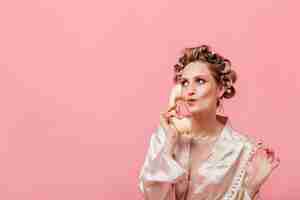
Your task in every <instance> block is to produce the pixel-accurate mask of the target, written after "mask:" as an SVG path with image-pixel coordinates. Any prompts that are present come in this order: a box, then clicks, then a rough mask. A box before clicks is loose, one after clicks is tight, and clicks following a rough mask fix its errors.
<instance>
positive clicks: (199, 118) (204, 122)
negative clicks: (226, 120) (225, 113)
mask: <svg viewBox="0 0 300 200" xmlns="http://www.w3.org/2000/svg"><path fill="white" fill-rule="evenodd" d="M219 118H220V117H219V116H217V115H216V112H201V113H195V114H193V115H192V119H191V121H192V135H194V136H197V137H198V136H200V137H205V136H209V137H210V136H215V135H216V134H218V133H219V132H220V130H222V128H223V126H224V124H223V123H222V122H220V120H221V119H219Z"/></svg>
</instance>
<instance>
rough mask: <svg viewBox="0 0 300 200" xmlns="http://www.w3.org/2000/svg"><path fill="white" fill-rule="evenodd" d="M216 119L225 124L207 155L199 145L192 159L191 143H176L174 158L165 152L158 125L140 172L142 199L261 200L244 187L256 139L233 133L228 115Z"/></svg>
mask: <svg viewBox="0 0 300 200" xmlns="http://www.w3.org/2000/svg"><path fill="white" fill-rule="evenodd" d="M217 116H218V117H219V118H220V117H221V118H222V119H223V121H224V127H223V129H222V131H221V133H220V135H219V137H218V138H217V139H216V141H215V142H214V143H213V144H211V145H210V147H211V149H210V151H209V152H208V153H206V154H205V153H204V154H203V153H201V152H205V151H204V149H208V146H207V148H206V146H205V144H203V146H201V145H200V151H198V152H197V151H194V154H193V158H194V159H193V160H192V159H191V158H192V156H191V153H192V148H193V141H192V140H190V141H182V140H179V142H178V144H177V145H176V149H175V153H174V155H175V156H174V157H172V156H169V155H168V154H167V153H165V148H166V146H167V145H168V144H167V142H166V132H165V131H164V130H163V128H162V127H161V126H160V125H158V126H157V128H156V130H155V131H154V132H153V133H152V135H151V139H150V143H149V147H148V150H147V154H146V156H145V160H144V163H143V165H142V167H141V169H140V173H139V184H138V188H139V191H140V192H141V193H142V194H143V197H144V199H145V200H253V199H255V200H261V198H260V196H259V193H258V194H257V195H256V196H255V197H254V198H253V199H251V197H250V195H249V193H248V191H247V189H246V185H245V183H246V182H245V180H246V179H247V173H246V168H247V166H248V164H249V162H250V158H251V157H252V156H253V154H254V153H255V150H256V146H255V144H256V140H255V139H253V138H251V137H249V136H248V135H246V134H242V133H240V132H238V131H237V130H235V129H234V128H233V127H232V124H231V123H230V121H229V118H228V117H227V116H221V115H217ZM198 147H199V145H197V148H198ZM201 149H202V150H201ZM200 160H201V162H200Z"/></svg>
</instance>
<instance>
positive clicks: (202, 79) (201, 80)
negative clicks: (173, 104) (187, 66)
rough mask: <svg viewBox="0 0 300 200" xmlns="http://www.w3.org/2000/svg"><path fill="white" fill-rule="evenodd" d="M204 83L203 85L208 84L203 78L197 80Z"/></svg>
mask: <svg viewBox="0 0 300 200" xmlns="http://www.w3.org/2000/svg"><path fill="white" fill-rule="evenodd" d="M201 81H202V82H203V83H205V82H206V80H204V79H202V78H199V79H197V82H201Z"/></svg>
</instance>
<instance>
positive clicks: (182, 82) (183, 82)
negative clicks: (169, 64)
mask: <svg viewBox="0 0 300 200" xmlns="http://www.w3.org/2000/svg"><path fill="white" fill-rule="evenodd" d="M200 81H202V82H203V83H202V84H204V83H206V80H204V79H202V78H199V79H196V82H198V83H199V82H200ZM185 83H187V81H186V80H183V81H181V85H182V86H185Z"/></svg>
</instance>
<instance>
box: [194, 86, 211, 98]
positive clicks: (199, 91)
mask: <svg viewBox="0 0 300 200" xmlns="http://www.w3.org/2000/svg"><path fill="white" fill-rule="evenodd" d="M213 95H214V91H213V90H212V89H211V87H209V86H206V87H197V88H196V96H198V97H199V98H204V97H210V96H213Z"/></svg>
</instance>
